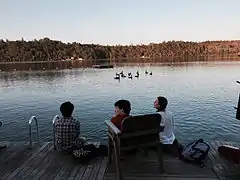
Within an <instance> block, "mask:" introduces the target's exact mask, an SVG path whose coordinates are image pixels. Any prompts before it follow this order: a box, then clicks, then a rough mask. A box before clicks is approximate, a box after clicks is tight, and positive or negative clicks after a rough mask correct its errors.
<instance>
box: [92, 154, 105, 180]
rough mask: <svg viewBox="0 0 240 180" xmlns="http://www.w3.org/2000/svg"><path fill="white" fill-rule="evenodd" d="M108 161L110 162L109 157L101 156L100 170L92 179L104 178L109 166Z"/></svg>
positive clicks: (100, 179) (99, 179)
mask: <svg viewBox="0 0 240 180" xmlns="http://www.w3.org/2000/svg"><path fill="white" fill-rule="evenodd" d="M107 163H108V159H107V157H103V158H101V162H100V163H99V164H100V166H99V169H98V172H97V173H96V174H95V175H92V177H91V179H92V180H102V179H103V177H104V174H105V171H106V168H107Z"/></svg>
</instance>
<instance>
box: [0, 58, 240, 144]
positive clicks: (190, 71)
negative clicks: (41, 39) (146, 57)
mask: <svg viewBox="0 0 240 180" xmlns="http://www.w3.org/2000/svg"><path fill="white" fill-rule="evenodd" d="M145 69H148V70H149V71H152V72H153V75H152V76H149V75H145V74H144V70H145ZM121 70H123V71H124V72H126V73H127V72H132V73H134V74H135V72H136V71H137V70H139V72H140V78H139V79H136V78H133V79H132V80H130V79H122V80H121V81H118V80H114V79H113V77H114V76H115V73H116V72H120V71H121ZM239 79H240V62H208V63H189V64H182V65H179V64H178V65H176V64H172V65H154V66H152V65H151V66H150V65H144V66H143V65H141V66H137V65H135V66H123V67H117V68H114V69H75V70H63V71H48V72H46V71H45V72H10V73H9V72H8V73H7V72H0V94H1V96H0V121H2V122H3V124H4V126H3V127H2V128H0V141H3V140H4V141H5V140H6V141H7V140H15V141H21V140H28V120H29V118H30V117H31V116H32V115H35V116H37V118H38V119H39V128H40V136H41V140H51V139H52V137H51V135H52V126H51V121H52V118H53V117H54V116H55V115H56V114H60V112H59V106H60V104H61V103H62V102H64V101H71V102H72V103H74V105H75V111H74V116H75V118H77V119H78V120H80V122H81V134H82V135H83V136H88V137H90V138H93V139H97V140H100V141H103V142H104V141H105V142H106V127H105V125H104V120H109V119H110V118H111V116H112V115H113V113H114V106H113V104H114V102H115V101H117V100H118V99H121V98H126V99H129V100H130V101H131V103H132V114H133V115H136V114H146V113H154V112H155V110H154V108H153V101H154V100H155V98H156V97H157V96H159V95H163V96H166V97H167V98H168V100H169V107H168V109H169V110H170V111H172V112H173V113H174V119H175V124H176V134H177V136H178V137H179V139H180V140H188V139H192V138H205V139H206V140H230V141H239V140H240V139H239V137H238V135H239V130H240V122H239V121H238V120H236V119H235V110H234V108H233V107H234V106H236V104H237V98H238V93H239V92H240V86H239V85H238V84H237V83H235V82H236V80H239Z"/></svg>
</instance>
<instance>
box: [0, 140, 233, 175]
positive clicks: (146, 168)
mask: <svg viewBox="0 0 240 180" xmlns="http://www.w3.org/2000/svg"><path fill="white" fill-rule="evenodd" d="M209 144H210V146H211V149H210V151H209V156H208V158H206V161H205V164H206V167H204V168H200V167H199V166H196V165H193V164H188V163H185V162H183V161H180V160H179V159H177V158H175V157H172V156H169V155H165V154H164V155H163V159H164V168H165V174H161V173H160V172H159V162H158V160H157V156H156V153H149V155H148V156H147V157H145V156H142V155H141V154H139V155H137V156H136V157H129V158H125V159H124V160H122V161H121V163H120V164H121V167H122V172H123V177H124V179H131V180H134V179H137V180H142V179H149V180H154V179H162V180H163V179H166V180H184V179H186V180H191V179H195V180H207V179H208V180H216V179H220V180H221V179H229V177H230V176H227V175H229V172H233V170H236V169H237V167H238V166H237V165H235V164H233V163H231V162H229V161H227V160H226V159H225V158H223V157H222V156H221V155H219V154H218V152H217V148H218V146H219V145H222V144H228V145H230V144H232V145H236V143H231V142H222V141H214V142H210V143H209ZM0 160H1V161H0V169H1V171H0V179H2V180H10V179H11V180H12V179H17V180H22V179H41V180H42V179H43V180H46V179H49V180H52V179H68V180H74V179H76V180H79V179H83V180H84V179H88V180H102V179H106V180H115V179H116V170H115V164H114V162H112V164H107V157H98V158H96V159H93V160H92V161H90V162H89V163H87V164H81V161H79V160H78V159H76V158H75V157H74V156H73V155H71V154H63V153H58V152H56V151H55V150H54V149H53V143H51V142H46V143H43V144H41V145H40V146H36V147H35V148H33V149H29V148H27V146H26V144H25V145H23V146H19V147H18V146H13V147H8V148H7V149H6V150H3V151H2V150H1V151H0ZM133 167H134V168H133ZM217 168H218V171H217V173H216V172H214V169H217ZM219 172H221V173H219Z"/></svg>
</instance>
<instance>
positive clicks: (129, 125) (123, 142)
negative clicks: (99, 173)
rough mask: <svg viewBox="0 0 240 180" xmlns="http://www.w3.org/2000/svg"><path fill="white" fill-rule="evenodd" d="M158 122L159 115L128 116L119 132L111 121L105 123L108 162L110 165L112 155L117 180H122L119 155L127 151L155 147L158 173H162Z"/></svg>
mask: <svg viewBox="0 0 240 180" xmlns="http://www.w3.org/2000/svg"><path fill="white" fill-rule="evenodd" d="M160 122H161V115H160V114H147V115H140V116H129V117H127V118H125V119H124V120H123V122H122V132H121V131H120V130H119V129H118V128H117V127H116V126H115V125H114V124H113V123H111V121H105V124H106V125H107V127H108V143H109V144H108V147H109V151H108V160H109V163H111V161H112V155H114V157H115V163H116V172H117V179H118V180H121V179H122V173H121V168H120V155H121V153H122V152H124V151H127V150H134V149H139V148H148V147H156V149H157V150H158V151H157V152H158V160H159V163H160V172H163V159H162V149H161V143H160V139H159V133H160V132H161V131H163V128H161V127H160ZM112 150H114V153H112Z"/></svg>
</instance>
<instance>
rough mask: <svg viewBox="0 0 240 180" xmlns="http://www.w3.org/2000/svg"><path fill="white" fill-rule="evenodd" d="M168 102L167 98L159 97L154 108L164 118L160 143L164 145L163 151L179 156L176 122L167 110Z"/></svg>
mask: <svg viewBox="0 0 240 180" xmlns="http://www.w3.org/2000/svg"><path fill="white" fill-rule="evenodd" d="M167 105H168V101H167V99H166V98H165V97H163V96H159V97H157V99H156V100H155V101H154V108H156V109H157V113H159V114H160V115H161V116H162V120H161V124H160V126H161V127H163V128H164V130H163V132H160V133H159V137H160V141H161V143H162V145H163V150H164V151H167V152H170V153H172V154H174V155H176V156H179V153H180V145H179V143H178V141H177V139H176V137H175V135H174V121H173V116H172V113H171V112H170V111H168V110H167Z"/></svg>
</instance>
